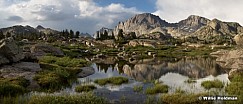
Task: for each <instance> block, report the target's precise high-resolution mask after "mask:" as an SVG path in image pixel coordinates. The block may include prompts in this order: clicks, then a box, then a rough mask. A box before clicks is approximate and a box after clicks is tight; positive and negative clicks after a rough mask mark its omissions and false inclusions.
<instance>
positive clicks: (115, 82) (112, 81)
mask: <svg viewBox="0 0 243 104" xmlns="http://www.w3.org/2000/svg"><path fill="white" fill-rule="evenodd" d="M128 81H129V80H128V78H125V77H111V78H104V79H96V80H95V81H94V82H95V83H97V84H99V85H106V84H113V85H121V84H123V83H128Z"/></svg>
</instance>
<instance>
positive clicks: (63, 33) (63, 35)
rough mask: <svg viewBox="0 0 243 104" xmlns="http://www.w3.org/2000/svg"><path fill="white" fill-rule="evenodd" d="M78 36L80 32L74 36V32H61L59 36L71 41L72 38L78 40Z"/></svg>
mask: <svg viewBox="0 0 243 104" xmlns="http://www.w3.org/2000/svg"><path fill="white" fill-rule="evenodd" d="M79 35H80V32H79V31H76V32H75V34H74V31H73V30H68V29H66V30H63V31H62V32H61V36H62V37H64V38H66V39H68V38H69V39H72V38H79Z"/></svg>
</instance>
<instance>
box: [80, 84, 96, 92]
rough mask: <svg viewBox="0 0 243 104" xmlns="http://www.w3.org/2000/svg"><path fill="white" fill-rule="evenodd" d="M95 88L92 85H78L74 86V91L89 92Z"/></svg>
mask: <svg viewBox="0 0 243 104" xmlns="http://www.w3.org/2000/svg"><path fill="white" fill-rule="evenodd" d="M94 89H96V87H95V86H94V85H78V86H76V87H75V91H76V92H89V91H93V90H94Z"/></svg>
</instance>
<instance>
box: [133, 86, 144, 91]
mask: <svg viewBox="0 0 243 104" xmlns="http://www.w3.org/2000/svg"><path fill="white" fill-rule="evenodd" d="M133 91H134V92H142V91H143V86H142V85H137V86H134V87H133Z"/></svg>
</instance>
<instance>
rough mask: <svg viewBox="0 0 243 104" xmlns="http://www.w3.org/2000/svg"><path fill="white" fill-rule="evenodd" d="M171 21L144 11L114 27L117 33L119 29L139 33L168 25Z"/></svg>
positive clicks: (145, 32)
mask: <svg viewBox="0 0 243 104" xmlns="http://www.w3.org/2000/svg"><path fill="white" fill-rule="evenodd" d="M168 26H171V24H170V23H168V22H166V21H165V20H162V19H161V18H160V17H159V16H156V15H153V14H151V13H142V14H137V15H135V16H133V17H132V18H130V19H128V20H127V21H125V22H120V23H119V24H118V26H117V27H116V28H115V29H114V33H115V34H117V33H118V30H119V29H123V31H124V32H125V33H129V32H135V33H136V34H137V35H142V34H147V33H150V31H151V30H153V29H155V28H157V27H168Z"/></svg>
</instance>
